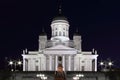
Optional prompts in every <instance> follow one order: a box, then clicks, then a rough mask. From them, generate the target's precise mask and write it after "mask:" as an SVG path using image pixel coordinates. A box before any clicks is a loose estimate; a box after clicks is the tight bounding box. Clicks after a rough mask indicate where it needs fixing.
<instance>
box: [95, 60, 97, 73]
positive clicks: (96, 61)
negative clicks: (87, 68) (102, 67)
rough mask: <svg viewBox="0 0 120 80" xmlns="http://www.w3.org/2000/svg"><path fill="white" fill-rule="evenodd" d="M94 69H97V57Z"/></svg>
mask: <svg viewBox="0 0 120 80" xmlns="http://www.w3.org/2000/svg"><path fill="white" fill-rule="evenodd" d="M95 71H97V59H95Z"/></svg>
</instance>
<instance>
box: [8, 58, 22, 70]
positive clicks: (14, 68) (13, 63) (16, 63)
mask: <svg viewBox="0 0 120 80" xmlns="http://www.w3.org/2000/svg"><path fill="white" fill-rule="evenodd" d="M9 65H10V67H11V71H16V67H17V65H18V66H21V65H22V61H20V60H18V61H17V60H10V61H9Z"/></svg>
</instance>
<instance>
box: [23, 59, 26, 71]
mask: <svg viewBox="0 0 120 80" xmlns="http://www.w3.org/2000/svg"><path fill="white" fill-rule="evenodd" d="M25 63H26V62H25V58H23V71H26V69H25V68H26V64H25Z"/></svg>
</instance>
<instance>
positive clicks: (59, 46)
mask: <svg viewBox="0 0 120 80" xmlns="http://www.w3.org/2000/svg"><path fill="white" fill-rule="evenodd" d="M46 49H56V50H58V49H67V50H73V49H74V48H71V47H67V46H64V45H56V46H53V47H50V48H46ZM74 50H75V49H74Z"/></svg>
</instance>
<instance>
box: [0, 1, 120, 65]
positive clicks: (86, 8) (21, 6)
mask: <svg viewBox="0 0 120 80" xmlns="http://www.w3.org/2000/svg"><path fill="white" fill-rule="evenodd" d="M119 3H120V2H117V0H62V13H63V14H64V15H65V16H66V17H67V18H68V20H69V22H70V38H71V39H72V35H73V34H74V33H75V31H76V28H78V31H79V33H80V34H81V36H82V47H83V50H87V51H88V50H92V48H95V49H96V50H98V54H99V57H98V58H99V60H100V59H106V58H111V59H112V60H113V61H115V63H116V62H117V63H119V62H120V60H119V58H120V51H119V50H120V5H119ZM58 5H59V0H38V1H37V0H32V1H31V0H18V1H17V0H16V1H15V0H2V1H0V59H1V61H3V59H4V57H9V58H21V54H22V50H23V49H25V48H28V50H37V49H38V36H39V35H40V34H41V32H42V27H44V28H45V32H46V33H47V34H48V36H49V37H48V39H49V38H50V34H51V29H50V23H51V21H52V19H53V18H54V16H56V15H57V14H58ZM117 63H116V64H115V65H116V66H117V65H118V64H117Z"/></svg>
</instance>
